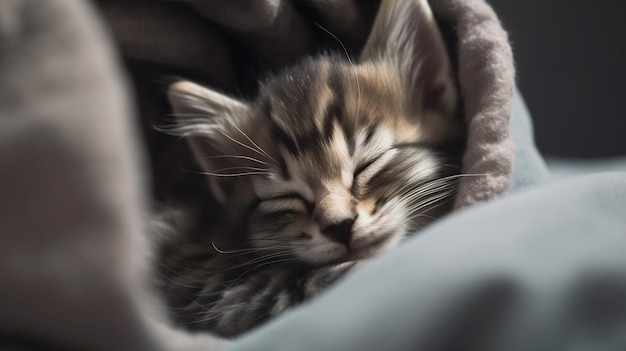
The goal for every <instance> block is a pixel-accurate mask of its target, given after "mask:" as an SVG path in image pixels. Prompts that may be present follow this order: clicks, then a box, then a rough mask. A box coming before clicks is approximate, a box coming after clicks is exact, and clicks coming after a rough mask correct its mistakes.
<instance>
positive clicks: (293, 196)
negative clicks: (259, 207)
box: [259, 193, 315, 212]
mask: <svg viewBox="0 0 626 351" xmlns="http://www.w3.org/2000/svg"><path fill="white" fill-rule="evenodd" d="M259 200H260V201H261V202H269V201H293V200H296V201H301V202H302V203H303V204H304V205H305V207H306V208H307V210H308V211H309V212H312V211H313V207H314V206H315V205H314V204H313V203H312V202H310V201H309V200H307V199H305V198H304V196H302V195H300V194H299V193H286V194H281V195H275V196H272V197H268V198H264V199H259Z"/></svg>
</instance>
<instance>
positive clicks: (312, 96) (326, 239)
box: [156, 0, 464, 336]
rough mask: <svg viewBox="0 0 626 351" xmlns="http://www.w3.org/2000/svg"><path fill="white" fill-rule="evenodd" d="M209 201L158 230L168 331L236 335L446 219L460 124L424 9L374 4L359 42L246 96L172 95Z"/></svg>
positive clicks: (416, 1)
mask: <svg viewBox="0 0 626 351" xmlns="http://www.w3.org/2000/svg"><path fill="white" fill-rule="evenodd" d="M169 99H170V102H171V104H172V106H173V109H174V112H175V113H176V115H177V123H176V126H175V127H173V128H172V129H171V130H170V132H172V133H174V134H176V135H180V136H183V137H185V138H186V139H187V140H188V142H189V144H190V146H191V148H192V150H193V152H194V155H195V157H196V159H197V161H198V163H199V164H200V166H201V167H202V169H203V170H204V172H205V174H206V179H207V181H208V182H209V185H210V189H211V191H212V193H213V195H214V197H215V199H217V201H218V202H219V211H220V213H219V214H218V215H217V216H216V217H217V219H216V220H215V221H214V222H212V223H211V224H210V225H208V226H205V227H202V226H200V225H199V224H198V223H196V222H194V221H193V219H192V218H193V216H191V213H192V212H193V211H190V210H183V209H178V210H176V209H170V210H169V211H166V213H165V214H164V216H163V217H162V218H160V219H159V220H158V221H156V222H157V223H158V224H159V226H160V229H159V232H160V238H161V239H160V242H159V250H160V251H159V256H158V258H157V260H158V264H157V268H158V270H159V279H158V284H159V288H160V290H161V291H162V292H163V295H164V298H165V300H166V302H167V304H168V306H169V308H170V311H171V315H172V317H173V318H174V320H175V321H176V322H178V323H179V324H180V325H183V326H185V327H187V328H189V329H194V330H206V331H211V332H214V333H217V334H219V335H223V336H234V335H237V334H240V333H242V332H244V331H246V330H249V329H250V328H252V327H255V326H257V325H259V324H260V323H262V322H263V321H265V320H267V319H268V318H270V317H272V316H275V315H277V314H280V313H281V312H283V311H284V310H286V309H287V308H289V307H290V306H293V305H295V304H298V303H300V302H301V301H303V300H306V299H308V298H310V297H312V296H314V295H316V294H317V293H318V292H319V291H321V290H323V289H324V288H325V287H326V286H328V285H329V284H331V283H332V282H333V281H335V280H336V279H337V278H339V277H340V276H342V275H343V274H344V273H345V272H347V271H348V270H349V269H350V268H351V267H353V266H354V265H355V264H357V263H358V262H359V261H360V260H363V259H366V258H368V257H372V256H374V255H377V254H378V253H380V252H383V251H385V250H387V249H389V248H391V247H393V246H395V245H397V244H398V243H399V242H401V241H402V240H403V239H405V238H406V237H407V236H408V235H411V234H413V233H414V232H415V231H416V229H419V228H421V227H422V226H424V225H425V224H427V223H428V222H430V221H431V220H432V219H433V218H434V217H436V216H440V215H441V214H442V213H443V212H445V207H446V206H442V205H445V204H446V203H447V201H448V200H450V199H451V198H452V197H453V195H454V191H455V187H456V182H455V176H454V175H455V174H456V173H457V172H458V170H459V166H458V163H459V159H460V157H459V149H460V148H459V147H458V146H459V145H462V143H463V141H464V140H463V137H464V132H463V130H464V126H463V124H462V121H461V119H460V118H459V116H458V113H457V112H458V111H457V110H458V102H457V100H458V97H457V92H456V88H455V82H454V78H453V73H452V68H451V64H450V61H449V59H448V54H447V52H446V48H445V46H444V42H443V40H442V37H441V34H440V32H439V30H438V27H437V25H436V23H435V21H434V18H433V15H432V13H431V10H430V8H429V6H428V4H427V2H426V0H405V1H401V0H398V1H393V0H389V1H387V0H384V1H383V2H382V4H381V6H380V9H379V12H378V15H377V17H376V20H375V22H374V25H373V29H372V30H371V33H370V36H369V38H368V40H367V43H366V45H365V48H364V49H363V51H362V53H361V54H360V56H359V57H358V61H357V62H352V61H351V60H350V59H349V58H348V59H347V58H346V57H344V56H341V55H322V56H319V57H313V58H307V59H305V60H304V61H303V62H301V63H299V64H298V65H295V66H293V67H289V68H287V69H285V70H284V71H283V72H282V73H280V74H278V75H276V76H274V77H272V78H271V79H269V80H267V81H266V82H265V83H264V84H262V86H261V88H260V91H259V93H258V95H257V96H256V98H255V99H254V100H253V101H243V100H240V99H236V98H234V97H229V96H225V95H223V94H221V93H219V92H217V91H214V90H211V89H208V88H205V87H202V86H199V85H197V84H194V83H191V82H186V81H183V82H178V83H175V84H174V85H172V86H171V88H170V90H169Z"/></svg>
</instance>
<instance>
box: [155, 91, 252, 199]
mask: <svg viewBox="0 0 626 351" xmlns="http://www.w3.org/2000/svg"><path fill="white" fill-rule="evenodd" d="M168 100H169V102H170V105H171V106H172V109H173V110H174V114H175V115H176V123H175V126H174V127H172V128H168V130H167V131H168V132H170V133H171V134H175V135H178V136H182V137H185V138H186V139H187V142H188V143H189V146H190V147H191V150H192V151H193V154H194V157H195V159H196V161H197V162H198V164H199V165H200V167H202V169H203V170H204V171H205V172H207V173H220V172H219V170H221V169H225V168H228V167H231V166H232V165H231V164H230V161H232V160H230V159H229V158H227V157H223V156H224V155H228V154H236V152H237V151H236V150H233V149H234V148H235V147H236V146H237V144H236V143H235V142H233V141H232V139H229V138H228V137H227V136H230V135H232V134H233V133H232V130H233V129H235V128H237V127H234V126H235V125H236V124H238V123H240V122H241V121H242V119H244V118H246V117H247V116H248V115H249V112H250V111H249V110H250V107H249V106H248V105H247V104H246V103H245V102H242V101H239V100H236V99H233V98H230V97H228V96H226V95H224V94H222V93H219V92H216V91H214V90H211V89H208V88H205V87H203V86H200V85H198V84H195V83H191V82H188V81H181V82H177V83H174V84H173V85H171V86H170V88H169V90H168ZM233 178H237V177H224V176H222V177H219V176H208V179H209V185H210V186H211V191H212V192H213V195H214V196H215V198H216V199H217V200H218V201H219V202H221V203H222V204H223V203H224V202H225V201H226V194H228V193H229V192H230V191H231V190H232V188H233V187H234V183H235V181H234V179H233Z"/></svg>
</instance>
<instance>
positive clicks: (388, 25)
mask: <svg viewBox="0 0 626 351" xmlns="http://www.w3.org/2000/svg"><path fill="white" fill-rule="evenodd" d="M359 60H360V62H366V61H381V60H382V61H388V62H391V64H392V65H394V66H395V67H397V68H398V70H399V71H400V72H399V74H400V77H401V79H403V80H404V82H403V83H404V84H405V89H406V91H407V92H408V95H409V96H410V97H411V98H416V100H417V101H416V102H418V103H419V104H420V105H421V106H420V107H422V108H425V109H428V110H434V111H437V112H441V113H443V114H444V115H446V116H451V115H453V114H454V113H455V112H456V109H457V98H458V97H457V91H456V87H455V83H454V76H453V72H452V65H451V64H450V58H449V56H448V52H447V50H446V46H445V44H444V41H443V37H442V35H441V32H440V31H439V27H438V26H437V23H436V21H435V18H434V16H433V13H432V10H431V9H430V6H429V5H428V2H427V1H426V0H383V1H382V2H381V4H380V8H379V9H378V14H377V15H376V19H375V21H374V25H373V27H372V30H371V32H370V35H369V37H368V39H367V43H366V44H365V48H364V49H363V51H362V53H361V56H360V58H359Z"/></svg>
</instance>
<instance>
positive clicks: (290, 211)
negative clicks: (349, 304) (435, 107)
mask: <svg viewBox="0 0 626 351" xmlns="http://www.w3.org/2000/svg"><path fill="white" fill-rule="evenodd" d="M255 105H256V106H257V108H256V109H253V111H254V112H253V117H252V118H251V121H252V122H251V124H252V126H251V127H247V128H245V129H246V131H244V130H243V129H242V131H244V133H246V134H247V135H248V136H250V137H251V139H253V140H254V138H255V137H256V138H257V139H258V140H257V141H256V142H255V143H256V144H257V145H258V146H259V147H262V148H263V150H264V151H265V152H266V153H268V154H269V156H271V158H270V157H265V158H264V157H263V156H264V155H259V154H257V155H256V156H255V157H257V158H260V159H262V160H263V161H264V162H266V163H268V165H265V169H267V170H268V171H269V172H268V174H267V175H257V176H251V178H252V184H253V189H254V192H255V194H256V198H257V199H258V201H256V202H255V203H254V204H253V205H252V208H251V211H250V216H249V232H250V239H251V244H252V245H255V246H257V247H270V246H276V247H277V251H284V250H283V249H286V250H289V251H291V253H293V254H295V256H296V257H298V258H300V259H301V260H303V261H306V262H309V263H327V262H332V261H341V260H349V259H357V258H364V257H369V256H371V255H374V254H376V253H378V252H380V251H382V250H384V249H386V248H388V247H391V246H393V245H394V244H396V243H398V242H399V241H400V240H401V239H402V238H403V237H404V236H405V235H406V234H408V233H409V232H412V231H414V230H415V229H417V228H416V227H419V226H421V225H424V224H425V223H427V222H428V219H429V218H428V217H425V216H426V215H427V214H425V213H426V212H427V211H426V210H427V209H429V208H431V207H432V205H441V204H443V203H444V202H445V201H444V200H445V198H446V196H447V195H450V194H451V190H452V187H453V182H452V181H449V182H446V181H439V182H434V183H433V181H434V180H436V179H440V178H441V177H442V176H445V175H449V174H452V172H454V171H455V168H454V167H452V166H450V165H449V164H448V163H449V160H448V159H447V157H446V155H442V154H441V153H440V152H438V150H436V147H435V145H442V144H443V145H445V144H446V142H447V141H449V137H450V135H447V134H448V133H447V131H449V130H452V129H449V128H445V127H444V126H443V125H442V124H441V123H439V122H440V119H441V118H439V116H436V115H432V114H431V115H429V114H428V113H423V114H422V115H419V116H416V115H414V114H412V113H410V111H409V110H408V108H407V106H406V104H405V102H404V101H403V92H402V84H401V80H400V77H398V76H397V75H396V74H394V73H393V70H389V69H388V67H385V66H384V65H374V64H368V65H362V66H356V67H354V66H351V65H349V64H348V63H343V62H333V61H332V60H331V59H328V58H324V59H317V60H311V61H309V62H306V63H305V64H304V65H302V66H300V67H297V68H295V69H292V70H290V71H288V72H286V73H285V74H284V75H282V76H279V77H277V78H275V79H274V80H273V81H270V82H269V83H268V84H267V85H266V86H265V87H264V88H263V89H262V92H261V94H260V96H259V98H258V99H257V101H256V103H255ZM240 129H241V128H240ZM262 130H264V132H261V131H262ZM264 139H265V140H264ZM257 167H258V165H257Z"/></svg>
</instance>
